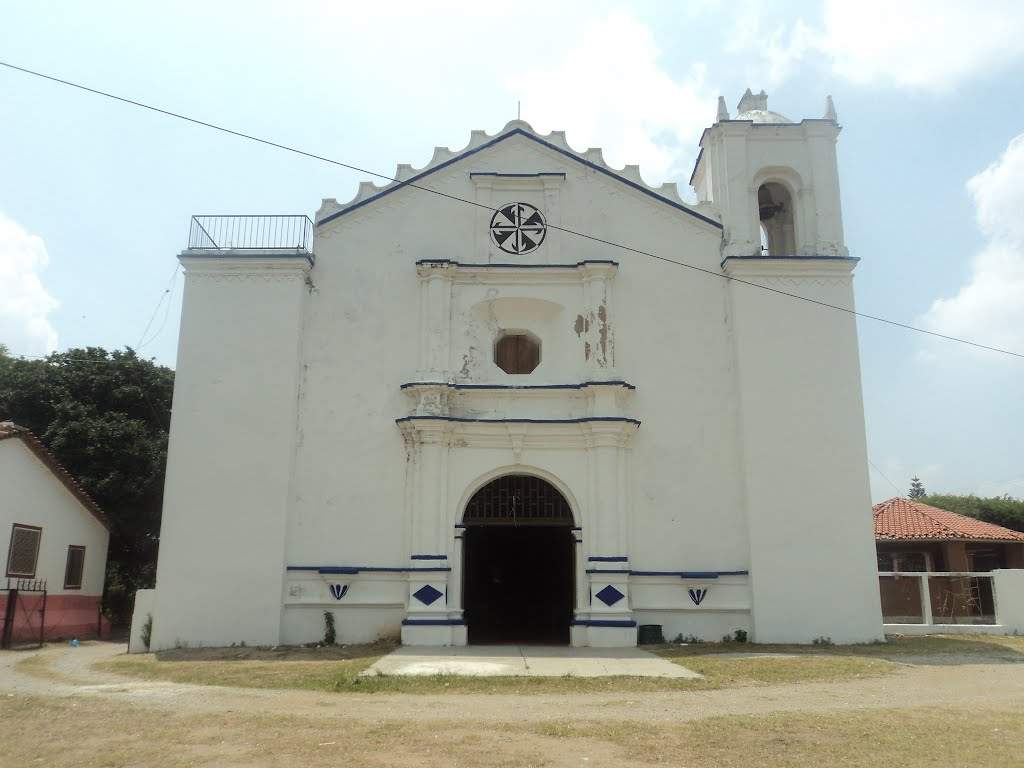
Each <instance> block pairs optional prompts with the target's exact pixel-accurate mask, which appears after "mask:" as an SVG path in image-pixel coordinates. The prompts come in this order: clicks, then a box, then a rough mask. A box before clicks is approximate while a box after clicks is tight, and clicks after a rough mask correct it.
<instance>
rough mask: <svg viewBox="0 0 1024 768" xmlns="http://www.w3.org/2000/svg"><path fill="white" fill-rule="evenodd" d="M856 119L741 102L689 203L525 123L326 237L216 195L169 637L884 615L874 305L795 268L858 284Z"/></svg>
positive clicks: (784, 633)
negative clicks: (850, 170) (870, 450)
mask: <svg viewBox="0 0 1024 768" xmlns="http://www.w3.org/2000/svg"><path fill="white" fill-rule="evenodd" d="M839 130H840V129H839V126H838V123H837V121H836V118H835V112H834V110H833V109H832V106H831V101H829V105H828V110H827V113H826V115H825V117H824V118H821V119H805V120H802V121H800V122H793V121H790V120H788V119H786V118H784V117H782V116H781V115H778V114H776V113H773V112H769V111H768V110H767V106H766V97H765V96H764V95H763V94H761V95H754V94H751V93H750V92H749V91H748V92H747V94H745V96H744V98H743V101H741V103H740V106H739V113H738V114H737V115H736V116H735V117H732V118H730V116H729V115H728V113H727V112H726V111H725V108H724V103H720V106H719V115H718V119H717V121H716V122H715V123H714V124H713V125H712V126H711V127H709V128H708V129H707V130H706V131H705V133H704V135H703V137H702V138H701V151H700V156H699V158H698V160H697V163H696V167H695V169H694V172H693V176H692V178H691V180H690V182H691V184H692V185H693V187H694V188H695V190H696V196H697V202H696V203H692V204H691V203H687V202H684V201H683V199H682V198H681V197H680V196H679V194H678V193H677V190H676V187H675V185H674V184H665V185H663V186H661V187H656V188H653V187H650V186H648V185H647V184H645V183H644V181H643V180H642V178H641V176H640V173H639V170H638V168H637V167H636V166H626V167H625V168H623V169H614V168H610V167H609V166H608V165H607V164H606V163H605V162H604V160H603V159H602V155H601V151H600V150H598V149H589V150H586V151H584V152H580V151H577V150H575V149H573V148H571V147H570V145H569V144H568V143H567V142H566V138H565V136H564V135H563V134H562V133H559V132H555V133H551V134H547V135H541V134H538V133H536V132H535V131H534V130H533V129H532V128H531V127H530V126H529V125H528V124H526V123H525V122H522V121H518V120H517V121H513V122H511V123H509V124H508V125H507V126H505V128H503V129H502V130H501V131H500V132H499V133H497V134H495V135H487V134H485V133H483V132H473V133H472V134H471V137H470V141H469V144H468V145H467V146H466V147H465V148H463V149H461V150H455V151H453V150H448V149H443V148H439V149H436V150H435V152H434V156H433V158H432V159H431V161H430V162H429V164H428V165H427V166H426V167H425V168H423V169H413V168H412V167H410V166H408V165H400V166H398V170H397V171H396V178H397V179H398V181H397V182H394V183H390V184H388V185H386V186H383V187H378V186H375V185H374V184H372V183H369V182H366V183H363V184H362V185H361V186H360V188H359V191H358V194H357V195H356V197H355V198H354V199H353V200H351V201H349V202H347V203H338V202H336V201H335V200H325V201H324V202H323V204H322V206H321V208H320V210H319V211H318V212H317V215H316V221H315V224H314V225H313V227H312V230H313V232H314V234H313V236H312V238H310V239H309V240H306V239H304V238H305V236H306V233H305V231H304V229H303V227H301V225H300V227H299V229H300V230H302V232H301V233H300V236H299V237H298V238H297V237H296V236H294V232H293V231H292V230H290V229H289V230H287V234H286V235H285V237H284V238H282V237H281V232H282V231H285V229H284V228H285V227H292V226H293V223H288V222H283V221H280V220H254V221H253V222H252V227H251V228H250V229H245V230H243V229H240V228H239V227H238V223H237V222H233V223H231V224H226V223H225V222H224V221H215V220H207V219H203V218H201V217H196V219H194V220H193V238H192V240H191V241H190V247H189V248H188V249H187V250H185V251H184V252H183V253H182V254H181V255H180V260H181V263H182V265H183V266H184V270H185V280H186V289H185V297H184V306H183V314H182V325H181V337H180V346H179V356H178V367H177V379H176V383H175V392H174V407H173V415H172V425H171V439H170V448H169V457H168V470H167V485H166V494H165V503H164V514H163V524H162V532H161V542H160V558H159V565H158V571H157V586H156V594H155V598H154V601H153V617H154V624H153V648H155V649H160V648H167V647H172V646H175V645H181V644H187V645H193V646H196V645H229V644H231V643H240V642H245V643H247V644H260V645H278V644H298V643H307V642H314V641H316V640H318V639H320V638H321V637H322V636H323V634H324V612H325V611H329V612H331V613H333V614H334V617H335V622H336V627H337V637H338V642H345V643H358V642H367V641H372V640H374V639H375V638H377V637H379V636H387V635H397V634H399V633H400V635H401V638H402V641H403V642H404V643H408V644H420V645H453V644H454V645H459V644H465V643H467V642H469V643H478V642H527V641H531V642H550V643H563V644H572V645H581V646H624V645H633V644H635V643H636V642H637V627H638V625H644V624H657V625H661V626H662V627H663V631H664V634H665V636H666V637H668V638H672V637H675V636H677V635H683V636H695V637H700V638H704V639H708V640H719V639H721V638H722V637H723V635H732V634H733V633H735V632H736V630H742V631H744V632H747V633H748V634H749V636H750V638H751V639H752V640H754V641H755V642H811V641H813V640H814V639H816V638H821V637H827V638H830V639H831V640H833V641H834V642H862V641H871V640H875V639H879V638H880V637H881V632H882V628H881V615H880V606H879V596H878V582H877V575H876V571H875V555H874V541H873V528H872V514H871V503H870V498H869V491H868V476H867V460H866V447H865V434H864V415H863V405H862V396H861V387H860V370H859V359H858V349H857V334H856V326H855V322H854V318H853V316H851V315H850V314H848V313H845V312H841V311H836V310H832V309H828V308H824V307H822V306H820V305H819V304H815V303H813V302H808V301H802V300H800V299H798V298H793V297H790V296H785V295H782V294H781V293H779V292H778V291H782V292H785V293H789V294H795V295H798V296H802V297H806V298H809V299H813V300H814V301H818V302H825V303H828V304H833V305H838V306H841V307H849V308H852V307H853V287H852V279H853V270H854V267H855V266H856V263H857V259H855V258H852V257H850V256H849V254H848V252H847V249H846V247H845V244H844V239H843V227H842V216H841V209H840V195H839V179H838V172H837V163H836V151H835V150H836V140H837V137H838V134H839ZM245 226H249V225H245ZM254 233H257V234H256V235H254ZM296 244H298V246H299V247H296ZM619 245H625V246H627V248H623V247H618V246H619ZM671 261H675V262H683V263H685V264H687V265H691V266H692V267H696V268H697V269H692V268H686V267H682V266H679V265H678V264H673V263H670V262H671ZM765 288H770V289H776V290H775V291H771V290H765Z"/></svg>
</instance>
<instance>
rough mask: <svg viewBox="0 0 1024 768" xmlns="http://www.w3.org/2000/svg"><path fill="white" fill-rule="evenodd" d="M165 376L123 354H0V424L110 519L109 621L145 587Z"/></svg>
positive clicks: (166, 412) (168, 390)
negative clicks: (12, 427)
mask: <svg viewBox="0 0 1024 768" xmlns="http://www.w3.org/2000/svg"><path fill="white" fill-rule="evenodd" d="M173 387H174V371H172V370H171V369H170V368H165V367H164V366H161V365H156V364H155V363H153V362H152V361H149V360H143V359H141V358H139V357H138V356H137V355H136V354H135V352H134V351H133V350H131V349H125V350H124V351H120V350H115V351H113V352H108V351H107V350H105V349H101V348H99V347H88V348H84V349H69V350H67V351H66V352H57V353H54V354H51V355H49V356H48V357H47V358H45V359H43V360H25V359H21V358H13V357H10V356H9V355H8V354H7V353H6V350H5V349H3V347H0V421H13V422H15V423H17V424H19V425H21V426H23V427H27V428H28V429H30V430H32V432H34V433H35V434H36V436H37V437H38V438H39V439H40V440H41V441H42V443H43V444H44V445H45V446H46V447H47V448H48V449H49V450H50V452H51V453H53V455H54V456H56V458H57V460H58V461H60V463H61V464H63V465H64V466H65V467H66V468H67V469H68V471H69V472H70V473H71V474H72V475H73V476H74V477H75V479H76V480H78V482H79V483H81V485H82V487H83V488H85V490H86V491H88V493H89V495H90V496H92V497H93V498H94V499H95V500H96V502H97V503H98V504H99V505H100V507H101V508H102V509H103V511H104V512H106V513H107V516H108V517H109V518H110V524H111V530H110V550H109V553H108V556H107V588H106V595H105V598H104V603H105V606H106V607H107V610H108V613H109V614H110V616H111V618H112V619H113V620H114V621H120V620H124V618H125V617H126V615H127V612H128V610H130V604H129V603H130V599H131V596H132V595H133V594H134V592H135V590H136V589H139V588H143V587H149V586H152V585H153V581H154V578H155V574H156V553H157V546H158V541H159V533H160V510H161V506H162V503H163V486H164V466H165V464H166V461H167V432H168V428H169V424H170V412H171V394H172V391H173Z"/></svg>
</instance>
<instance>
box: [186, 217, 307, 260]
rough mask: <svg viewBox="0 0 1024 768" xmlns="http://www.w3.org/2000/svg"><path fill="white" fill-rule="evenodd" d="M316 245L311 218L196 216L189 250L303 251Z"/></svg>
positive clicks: (190, 236)
mask: <svg viewBox="0 0 1024 768" xmlns="http://www.w3.org/2000/svg"><path fill="white" fill-rule="evenodd" d="M312 244H313V222H312V221H310V219H309V217H308V216H301V215H299V216H277V215H272V216H193V217H192V225H191V227H190V228H189V232H188V248H189V250H199V251H230V250H266V251H275V250H276V251H280V250H300V251H307V252H308V251H309V250H310V248H311V247H312Z"/></svg>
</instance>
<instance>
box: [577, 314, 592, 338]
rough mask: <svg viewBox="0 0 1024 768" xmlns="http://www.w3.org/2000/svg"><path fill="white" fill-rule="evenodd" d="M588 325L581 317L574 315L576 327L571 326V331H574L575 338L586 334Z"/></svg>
mask: <svg viewBox="0 0 1024 768" xmlns="http://www.w3.org/2000/svg"><path fill="white" fill-rule="evenodd" d="M589 326H590V323H588V322H587V319H586V318H585V317H584V316H583V315H576V325H574V326H573V330H574V331H576V335H577V336H582V335H583V334H584V333H586V332H587V330H588V328H589Z"/></svg>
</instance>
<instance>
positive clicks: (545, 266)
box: [416, 259, 619, 269]
mask: <svg viewBox="0 0 1024 768" xmlns="http://www.w3.org/2000/svg"><path fill="white" fill-rule="evenodd" d="M435 264H436V265H437V266H445V265H448V266H452V267H470V268H472V269H576V268H577V267H585V266H586V265H587V264H610V265H611V266H613V267H617V266H619V262H617V261H613V260H612V259H584V260H583V261H577V262H576V263H575V264H513V263H511V262H508V263H500V262H499V263H487V264H474V263H473V262H471V261H468V262H467V261H452V260H451V259H419V260H418V261H417V262H416V266H417V267H420V266H428V265H435Z"/></svg>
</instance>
